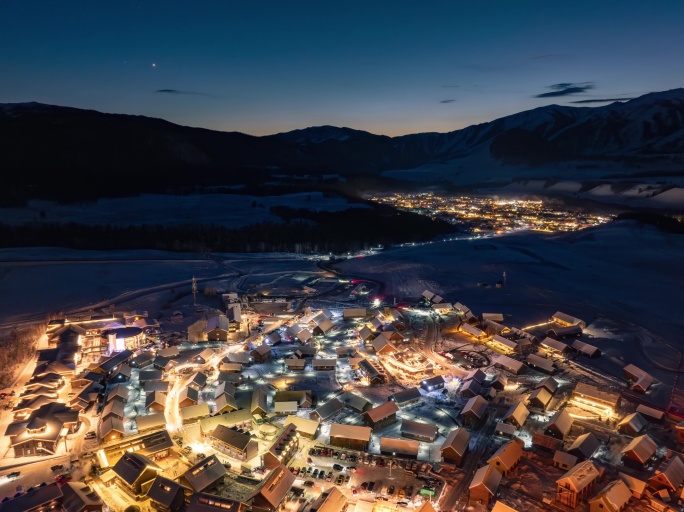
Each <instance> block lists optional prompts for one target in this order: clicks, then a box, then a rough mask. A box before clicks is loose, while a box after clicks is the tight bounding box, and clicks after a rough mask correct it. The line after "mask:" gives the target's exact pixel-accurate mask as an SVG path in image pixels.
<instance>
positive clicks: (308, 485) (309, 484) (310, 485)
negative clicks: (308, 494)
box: [303, 480, 316, 487]
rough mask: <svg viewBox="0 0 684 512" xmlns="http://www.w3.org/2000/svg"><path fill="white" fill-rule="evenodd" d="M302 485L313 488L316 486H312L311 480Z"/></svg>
mask: <svg viewBox="0 0 684 512" xmlns="http://www.w3.org/2000/svg"><path fill="white" fill-rule="evenodd" d="M303 485H304V487H313V486H314V485H316V484H314V482H313V480H307V481H306V482H304V484H303Z"/></svg>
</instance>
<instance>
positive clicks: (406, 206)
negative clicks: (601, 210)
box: [371, 192, 611, 233]
mask: <svg viewBox="0 0 684 512" xmlns="http://www.w3.org/2000/svg"><path fill="white" fill-rule="evenodd" d="M371 199H372V200H373V201H377V202H380V203H384V204H390V205H392V206H394V207H395V208H399V209H401V210H406V211H411V212H414V213H418V214H421V215H428V216H430V217H432V218H439V219H443V220H446V221H447V222H450V223H452V224H456V225H458V226H459V227H460V228H461V229H462V230H464V231H470V232H473V233H483V232H484V233H506V232H509V231H514V230H520V229H533V230H537V231H548V232H557V231H576V230H579V229H584V228H588V227H591V226H597V225H600V224H603V223H604V222H608V221H609V220H610V219H611V217H610V216H607V215H598V214H594V213H591V212H588V211H585V210H583V209H581V208H576V207H569V206H567V205H562V204H556V203H553V202H545V201H541V200H531V199H499V198H497V197H490V196H482V197H477V196H458V197H455V196H439V195H436V194H433V193H431V192H423V193H400V192H396V193H393V194H388V195H383V196H375V197H373V198H371Z"/></svg>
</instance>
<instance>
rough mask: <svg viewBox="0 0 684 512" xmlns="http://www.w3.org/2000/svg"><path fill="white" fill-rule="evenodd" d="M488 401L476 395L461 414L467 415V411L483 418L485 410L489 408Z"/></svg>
mask: <svg viewBox="0 0 684 512" xmlns="http://www.w3.org/2000/svg"><path fill="white" fill-rule="evenodd" d="M487 403H488V402H487V400H485V399H484V398H482V397H481V396H479V395H478V396H474V397H473V398H471V399H470V400H468V402H467V403H466V404H465V407H464V408H463V410H462V411H461V414H462V415H465V414H466V413H470V414H473V415H474V416H475V417H477V418H482V417H483V416H484V413H485V410H486V409H487Z"/></svg>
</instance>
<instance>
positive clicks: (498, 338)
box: [492, 334, 518, 350]
mask: <svg viewBox="0 0 684 512" xmlns="http://www.w3.org/2000/svg"><path fill="white" fill-rule="evenodd" d="M492 342H495V343H499V344H500V345H503V346H504V347H506V348H509V349H511V350H517V348H518V344H517V343H516V342H515V341H513V340H509V339H507V338H504V337H503V336H499V335H498V334H495V335H494V336H493V337H492Z"/></svg>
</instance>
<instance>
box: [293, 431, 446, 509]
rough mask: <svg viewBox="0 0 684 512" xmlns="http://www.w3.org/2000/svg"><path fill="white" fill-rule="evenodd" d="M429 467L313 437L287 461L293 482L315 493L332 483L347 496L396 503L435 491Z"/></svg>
mask: <svg viewBox="0 0 684 512" xmlns="http://www.w3.org/2000/svg"><path fill="white" fill-rule="evenodd" d="M430 468H431V466H430V464H429V463H427V462H419V461H416V460H408V459H406V460H404V459H401V458H398V457H385V456H380V455H370V454H366V453H365V452H357V451H353V450H345V449H339V448H336V447H330V446H325V445H323V444H320V443H316V442H314V441H309V442H308V443H305V445H304V447H303V448H302V449H301V450H300V452H299V453H298V454H297V455H296V456H295V458H293V459H292V461H291V462H290V469H291V470H292V471H293V472H294V473H295V474H296V476H297V478H298V481H297V484H298V485H302V486H303V487H304V488H307V489H310V490H311V491H313V492H315V493H319V492H322V491H323V490H325V489H327V488H330V487H331V486H333V485H334V486H336V487H338V488H339V489H340V490H341V491H342V492H344V493H345V494H346V495H347V496H348V497H349V498H350V499H354V500H356V499H365V500H380V501H383V500H384V501H387V502H391V503H395V504H398V505H419V504H420V503H422V502H423V501H424V500H425V499H429V498H426V497H425V496H424V495H421V493H420V491H421V489H425V490H424V491H423V492H424V493H429V492H430V490H432V491H433V492H434V493H435V494H436V495H439V493H440V492H441V489H442V488H441V486H442V482H441V480H440V479H439V478H435V477H434V476H427V471H428V470H429V469H430Z"/></svg>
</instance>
